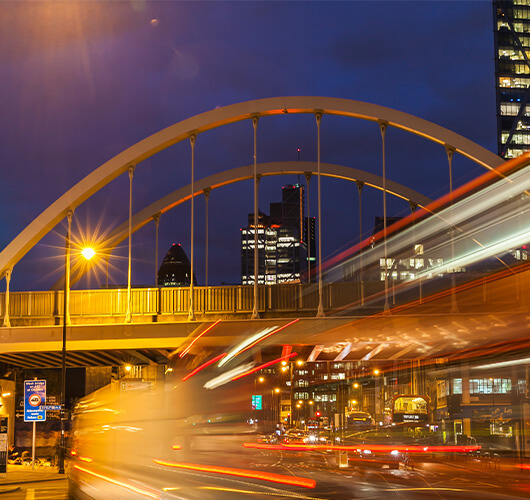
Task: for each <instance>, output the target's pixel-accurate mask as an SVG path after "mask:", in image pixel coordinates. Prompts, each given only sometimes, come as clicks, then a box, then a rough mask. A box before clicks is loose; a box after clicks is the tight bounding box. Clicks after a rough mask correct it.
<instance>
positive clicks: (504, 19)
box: [493, 0, 530, 159]
mask: <svg viewBox="0 0 530 500" xmlns="http://www.w3.org/2000/svg"><path fill="white" fill-rule="evenodd" d="M493 17H494V40H495V88H496V97H497V147H498V153H499V155H500V156H502V157H503V158H506V159H509V158H515V157H517V156H520V155H521V154H523V153H525V152H527V151H529V150H530V105H529V98H530V0H510V1H494V2H493Z"/></svg>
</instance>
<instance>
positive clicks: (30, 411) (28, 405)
mask: <svg viewBox="0 0 530 500" xmlns="http://www.w3.org/2000/svg"><path fill="white" fill-rule="evenodd" d="M45 404H46V380H24V422H44V421H45V420H46V410H42V409H41V406H44V405H45Z"/></svg>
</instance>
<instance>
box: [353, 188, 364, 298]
mask: <svg viewBox="0 0 530 500" xmlns="http://www.w3.org/2000/svg"><path fill="white" fill-rule="evenodd" d="M355 183H356V184H357V191H358V192H359V282H360V284H361V290H360V292H361V293H360V296H361V305H362V306H364V281H363V278H364V276H363V249H362V247H361V243H362V242H363V204H362V193H363V187H364V182H361V181H355Z"/></svg>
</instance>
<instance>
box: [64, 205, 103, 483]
mask: <svg viewBox="0 0 530 500" xmlns="http://www.w3.org/2000/svg"><path fill="white" fill-rule="evenodd" d="M72 217H73V212H72V211H71V210H69V211H68V213H67V219H68V229H67V231H66V238H65V252H64V253H65V268H64V297H63V299H64V302H63V349H62V359H61V447H60V450H59V471H58V472H59V474H64V460H65V455H66V440H65V435H64V420H65V410H66V408H65V407H66V326H67V325H69V324H70V234H71V230H72ZM95 254H96V252H95V251H94V249H93V248H84V249H83V250H82V251H81V255H82V256H83V257H84V258H85V259H86V260H90V259H91V258H92V257H94V255H95Z"/></svg>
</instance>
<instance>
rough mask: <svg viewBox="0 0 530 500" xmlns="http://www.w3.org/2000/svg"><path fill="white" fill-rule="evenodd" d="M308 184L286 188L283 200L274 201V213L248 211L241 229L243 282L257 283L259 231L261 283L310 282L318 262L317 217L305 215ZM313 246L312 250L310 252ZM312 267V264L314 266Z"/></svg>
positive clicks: (259, 272)
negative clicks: (305, 190) (316, 260)
mask: <svg viewBox="0 0 530 500" xmlns="http://www.w3.org/2000/svg"><path fill="white" fill-rule="evenodd" d="M304 196H305V194H304V187H303V186H301V185H299V184H296V185H287V186H283V187H282V201H281V202H278V203H271V204H270V215H267V214H265V213H263V212H259V214H258V221H257V224H255V223H254V214H253V213H252V214H248V226H247V227H246V228H243V229H241V283H242V284H243V285H253V284H254V235H255V231H256V230H257V233H258V284H260V285H274V284H277V283H286V282H299V281H307V276H308V272H307V271H308V269H309V267H310V266H308V263H309V264H312V265H313V266H314V262H315V218H314V217H310V218H309V221H308V218H307V217H306V216H305V203H304ZM308 247H309V251H308ZM311 267H312V266H311Z"/></svg>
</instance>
